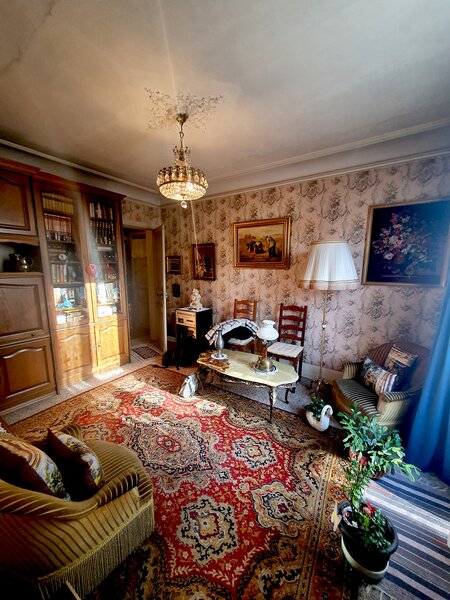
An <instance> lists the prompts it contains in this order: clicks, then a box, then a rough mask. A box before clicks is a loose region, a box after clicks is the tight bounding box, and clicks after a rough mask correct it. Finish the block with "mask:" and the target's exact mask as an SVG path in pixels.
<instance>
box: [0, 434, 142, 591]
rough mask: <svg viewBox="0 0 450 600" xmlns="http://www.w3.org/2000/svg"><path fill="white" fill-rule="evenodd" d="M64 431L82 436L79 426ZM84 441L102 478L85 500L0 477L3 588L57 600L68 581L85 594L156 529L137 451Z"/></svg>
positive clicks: (0, 585)
mask: <svg viewBox="0 0 450 600" xmlns="http://www.w3.org/2000/svg"><path fill="white" fill-rule="evenodd" d="M64 431H65V432H66V433H68V434H69V435H71V436H73V437H76V438H78V439H80V440H81V439H82V434H81V429H80V428H79V427H78V426H76V425H72V426H69V427H68V428H65V430H64ZM5 438H6V439H8V438H14V436H12V435H10V434H8V433H1V434H0V440H4V439H5ZM15 439H18V438H15ZM83 441H84V444H86V446H88V447H89V448H90V449H91V450H92V451H93V452H94V453H95V455H96V456H97V457H98V459H99V461H100V464H101V467H102V469H103V476H104V484H103V485H102V486H101V487H100V489H98V491H97V492H96V493H95V494H94V495H92V496H90V497H88V498H87V499H84V500H81V501H72V500H67V499H63V498H59V497H55V496H51V495H48V494H46V493H42V492H37V491H30V490H29V489H25V488H22V487H19V486H17V485H12V484H11V483H8V482H7V481H5V480H0V531H1V532H2V540H1V544H0V589H2V593H3V591H5V590H11V589H13V590H14V594H15V595H14V597H26V598H28V599H30V598H35V597H36V598H53V597H54V596H55V597H56V596H57V595H58V593H59V592H60V590H61V589H62V588H63V587H64V586H65V585H66V582H69V584H70V585H71V586H72V587H73V588H74V590H75V591H76V593H77V594H79V596H81V597H84V596H85V595H86V594H88V593H89V592H91V591H92V590H93V589H94V588H95V587H96V586H97V585H98V584H99V583H100V582H101V581H102V580H103V579H104V578H105V577H106V576H107V575H108V574H109V573H110V572H111V571H112V570H113V569H115V568H116V567H117V566H118V565H119V564H120V563H121V562H122V561H123V560H124V559H125V558H126V557H127V556H128V555H129V554H130V553H131V552H133V551H134V550H135V549H136V548H138V547H139V546H140V545H141V544H142V542H143V541H144V539H145V538H146V537H147V536H148V535H150V533H151V532H152V530H153V527H154V523H153V488H152V483H151V479H150V477H149V475H148V473H147V472H146V471H145V469H144V467H143V465H142V463H141V462H140V460H139V458H138V457H137V455H136V454H135V453H134V452H133V451H132V450H129V449H128V448H125V447H123V446H120V445H117V444H112V443H109V442H105V441H100V440H83ZM2 597H5V598H9V597H11V598H12V597H13V596H8V595H5V596H2Z"/></svg>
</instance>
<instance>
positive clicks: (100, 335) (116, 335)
mask: <svg viewBox="0 0 450 600" xmlns="http://www.w3.org/2000/svg"><path fill="white" fill-rule="evenodd" d="M94 339H95V346H96V354H97V369H98V370H102V369H105V368H106V367H117V366H119V365H123V364H125V363H127V362H129V347H128V326H127V321H126V320H117V321H109V322H108V323H99V324H96V325H94Z"/></svg>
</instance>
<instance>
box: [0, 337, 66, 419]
mask: <svg viewBox="0 0 450 600" xmlns="http://www.w3.org/2000/svg"><path fill="white" fill-rule="evenodd" d="M54 391H55V378H54V372H53V362H52V351H51V347H50V339H49V338H45V339H41V340H32V341H27V342H22V343H21V344H11V345H9V346H3V347H2V348H0V410H5V409H7V408H11V407H13V406H17V405H19V404H21V403H22V402H25V401H27V400H31V399H32V398H37V397H39V396H45V395H46V394H49V393H51V392H54Z"/></svg>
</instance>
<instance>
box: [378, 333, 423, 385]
mask: <svg viewBox="0 0 450 600" xmlns="http://www.w3.org/2000/svg"><path fill="white" fill-rule="evenodd" d="M416 359H417V354H410V353H409V352H405V351H404V350H400V348H397V346H396V345H395V344H394V345H393V346H392V348H391V349H390V351H389V354H388V357H387V358H386V361H385V363H384V367H385V369H387V370H388V371H389V372H390V373H395V374H396V375H397V385H396V389H398V388H400V387H401V386H402V385H403V384H404V383H405V382H406V380H407V379H408V376H409V374H410V372H411V371H410V369H411V367H412V366H413V364H414V363H415V362H416Z"/></svg>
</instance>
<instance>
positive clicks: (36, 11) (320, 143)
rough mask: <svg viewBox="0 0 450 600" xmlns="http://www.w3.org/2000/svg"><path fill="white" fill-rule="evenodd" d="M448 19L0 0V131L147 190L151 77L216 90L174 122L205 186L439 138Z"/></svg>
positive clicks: (249, 181) (448, 119)
mask: <svg viewBox="0 0 450 600" xmlns="http://www.w3.org/2000/svg"><path fill="white" fill-rule="evenodd" d="M449 32H450V2H449V1H448V0H428V1H427V2H426V1H425V0H0V138H3V140H4V141H6V144H7V147H10V148H11V147H16V148H17V147H18V146H24V147H26V148H28V149H32V150H33V151H35V152H38V153H44V154H46V155H51V156H52V157H56V158H58V159H63V160H65V161H69V162H70V163H75V164H77V165H81V166H83V167H87V168H90V169H93V170H95V171H99V172H101V173H104V174H107V175H110V176H113V177H116V178H119V179H122V180H125V181H127V182H130V183H131V184H134V185H135V186H138V187H136V188H135V189H136V193H137V191H138V190H140V192H142V193H144V195H145V193H146V190H148V191H150V192H151V191H154V192H155V194H156V193H157V190H156V185H155V177H156V174H157V172H158V170H159V169H160V168H161V167H162V166H167V165H169V164H171V163H172V162H173V155H172V147H173V146H174V145H175V144H176V143H177V142H178V126H177V125H176V123H174V125H173V127H172V128H167V129H157V130H152V129H148V127H147V122H148V119H149V115H148V109H149V108H150V106H149V105H150V101H149V99H148V95H147V93H146V91H145V88H150V89H152V90H159V91H161V92H162V93H167V94H170V95H174V96H175V95H176V94H177V93H179V92H182V93H185V94H186V93H192V94H196V95H198V96H219V95H222V96H223V99H222V100H221V102H220V103H219V104H218V106H217V108H216V111H215V113H214V114H213V115H212V117H211V118H210V120H209V121H208V123H207V127H206V130H205V131H201V130H198V129H194V128H192V127H189V121H188V123H187V124H186V127H185V135H186V137H185V141H186V143H187V144H188V146H190V147H191V150H192V153H191V162H192V164H193V165H194V166H196V167H199V168H201V169H203V170H204V171H205V172H206V174H207V176H208V180H209V183H210V188H209V193H210V194H211V195H217V194H220V193H223V192H227V191H234V190H239V189H246V188H251V187H258V186H263V185H266V184H267V183H269V182H281V181H287V180H290V179H295V178H298V177H301V176H303V175H305V174H313V173H314V172H315V171H316V172H321V171H322V172H324V171H327V170H332V169H336V168H337V167H338V166H342V167H351V166H354V165H360V164H363V163H364V162H366V163H367V162H376V161H379V160H381V159H382V158H384V159H390V158H395V157H405V156H410V155H415V154H420V153H427V152H435V151H437V150H443V149H447V150H448V149H450V136H449V132H450V60H449V59H450V33H449ZM314 161H315V162H314ZM319 162H320V164H319ZM316 163H317V164H316ZM142 188H145V189H142ZM130 189H132V188H130ZM131 195H133V194H131ZM151 197H152V194H151V193H150V194H148V198H149V201H151Z"/></svg>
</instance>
